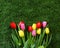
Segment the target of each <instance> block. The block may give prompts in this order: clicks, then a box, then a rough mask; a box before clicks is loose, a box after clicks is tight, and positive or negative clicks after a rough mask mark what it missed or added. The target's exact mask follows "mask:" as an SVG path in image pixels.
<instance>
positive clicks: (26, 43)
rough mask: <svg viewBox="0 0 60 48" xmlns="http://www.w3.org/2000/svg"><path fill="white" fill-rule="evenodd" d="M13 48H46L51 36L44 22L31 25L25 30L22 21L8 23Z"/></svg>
mask: <svg viewBox="0 0 60 48" xmlns="http://www.w3.org/2000/svg"><path fill="white" fill-rule="evenodd" d="M10 28H12V33H11V37H12V44H13V46H14V48H47V47H48V45H49V44H50V42H51V39H52V35H51V34H50V30H49V27H48V24H47V22H46V21H43V22H37V23H33V24H32V25H29V26H28V27H27V28H26V25H25V23H24V22H23V21H20V22H19V24H16V23H15V22H11V23H10Z"/></svg>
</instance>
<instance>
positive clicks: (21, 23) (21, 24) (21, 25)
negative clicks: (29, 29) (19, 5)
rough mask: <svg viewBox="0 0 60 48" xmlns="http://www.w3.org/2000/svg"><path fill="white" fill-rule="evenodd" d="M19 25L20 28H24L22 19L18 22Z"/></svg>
mask: <svg viewBox="0 0 60 48" xmlns="http://www.w3.org/2000/svg"><path fill="white" fill-rule="evenodd" d="M19 27H20V28H21V29H22V30H25V24H24V22H23V21H21V22H20V23H19Z"/></svg>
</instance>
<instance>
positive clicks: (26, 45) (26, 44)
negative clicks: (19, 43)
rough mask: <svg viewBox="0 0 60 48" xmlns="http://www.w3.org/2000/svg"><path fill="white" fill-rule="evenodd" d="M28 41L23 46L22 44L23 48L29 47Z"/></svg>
mask: <svg viewBox="0 0 60 48" xmlns="http://www.w3.org/2000/svg"><path fill="white" fill-rule="evenodd" d="M29 41H30V40H29V39H28V40H27V41H26V42H25V44H24V47H23V48H28V47H29Z"/></svg>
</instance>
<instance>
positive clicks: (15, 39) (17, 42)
mask: <svg viewBox="0 0 60 48" xmlns="http://www.w3.org/2000/svg"><path fill="white" fill-rule="evenodd" d="M11 36H12V40H13V42H14V43H15V44H16V45H18V46H20V45H21V43H20V42H19V41H18V38H17V37H16V36H15V35H14V34H11Z"/></svg>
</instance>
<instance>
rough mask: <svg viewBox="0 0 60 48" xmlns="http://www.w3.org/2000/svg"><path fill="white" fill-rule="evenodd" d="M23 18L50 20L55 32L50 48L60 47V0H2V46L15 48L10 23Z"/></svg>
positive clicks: (0, 33)
mask: <svg viewBox="0 0 60 48" xmlns="http://www.w3.org/2000/svg"><path fill="white" fill-rule="evenodd" d="M21 20H24V22H25V23H26V25H31V24H32V23H35V22H37V21H44V20H46V21H48V23H49V27H50V30H51V33H52V34H53V38H52V42H51V44H50V45H49V47H48V48H60V0H0V48H13V47H12V44H11V38H10V37H11V30H10V29H9V24H10V22H11V21H14V22H16V23H19V21H21Z"/></svg>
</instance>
